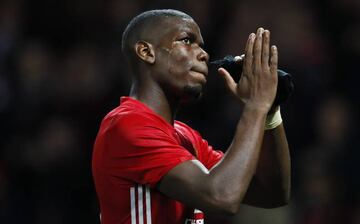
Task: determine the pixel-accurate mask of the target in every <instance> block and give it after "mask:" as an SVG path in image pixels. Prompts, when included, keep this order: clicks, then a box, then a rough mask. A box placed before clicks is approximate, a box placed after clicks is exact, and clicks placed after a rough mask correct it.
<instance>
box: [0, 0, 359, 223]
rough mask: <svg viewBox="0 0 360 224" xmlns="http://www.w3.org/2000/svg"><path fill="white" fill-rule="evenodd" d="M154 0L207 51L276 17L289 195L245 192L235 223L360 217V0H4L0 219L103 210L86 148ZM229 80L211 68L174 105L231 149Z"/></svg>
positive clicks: (233, 108) (56, 219)
mask: <svg viewBox="0 0 360 224" xmlns="http://www.w3.org/2000/svg"><path fill="white" fill-rule="evenodd" d="M155 8H175V9H179V10H183V11H185V12H186V13H188V14H190V15H191V16H193V18H194V19H195V20H196V21H197V22H198V24H199V26H200V27H201V29H202V34H203V37H204V40H205V46H206V47H205V48H206V50H207V51H208V53H209V54H210V56H211V58H212V59H216V58H221V57H223V56H225V55H226V54H233V55H239V54H241V53H242V52H243V49H244V47H245V42H246V39H247V37H248V35H249V33H251V32H255V31H256V29H257V28H258V27H260V26H261V27H264V28H266V29H269V30H270V31H271V35H272V43H273V44H276V45H277V46H278V48H279V52H280V65H279V67H280V68H282V69H284V70H286V71H288V72H290V73H291V74H293V77H294V82H295V92H294V94H293V95H292V96H291V98H290V99H289V101H288V102H287V103H285V104H284V105H282V109H281V110H282V116H283V120H284V124H285V127H286V129H287V135H288V141H289V144H290V148H291V156H292V164H293V169H292V179H293V186H292V199H291V203H290V204H289V205H288V206H285V207H283V208H279V209H275V210H265V209H256V208H252V207H248V206H244V207H243V208H242V209H241V211H240V213H239V214H238V216H237V220H236V221H234V223H244V224H245V223H255V224H257V223H259V224H261V223H264V224H265V223H272V224H274V223H275V224H276V223H278V224H293V223H294V224H321V223H326V224H332V223H337V224H338V223H346V224H347V223H349V224H353V223H360V191H359V189H360V188H359V187H360V184H359V182H360V181H359V175H358V173H357V172H358V170H359V166H360V165H359V162H358V158H359V154H360V153H359V146H360V144H359V143H360V140H359V139H360V136H359V132H358V131H357V128H358V127H359V119H358V118H359V103H358V102H359V97H360V91H359V87H358V86H359V84H358V83H359V81H360V78H359V76H360V72H359V71H360V67H359V66H360V65H359V62H358V61H359V60H360V1H359V0H318V1H311V0H267V1H261V0H241V1H230V0H221V1H218V0H216V1H207V0H197V1H195V0H184V1H169V0H162V1H161V0H160V1H145V0H142V1H141V0H107V1H101V0H91V1H89V0H63V1H53V0H32V1H25V0H2V1H0V127H1V128H0V136H1V137H0V223H6V224H7V223H9V224H10V223H11V224H12V223H28V224H33V223H34V224H58V223H65V224H68V223H69V224H71V223H88V224H90V223H94V224H95V223H99V208H98V203H97V198H96V193H95V190H94V184H93V182H92V176H91V153H92V146H93V143H94V139H95V136H96V133H97V130H98V127H99V124H100V121H101V119H102V118H103V116H104V115H105V114H106V113H107V112H108V111H110V110H111V109H112V108H114V107H116V106H117V105H118V104H119V99H120V96H122V95H127V94H128V92H129V86H130V85H129V83H130V79H129V74H128V70H127V68H126V66H125V64H124V60H123V57H122V55H121V52H120V48H121V47H120V46H121V34H122V31H123V29H124V28H125V26H126V24H127V23H128V22H129V20H130V19H131V18H132V17H134V16H135V15H137V14H139V13H140V12H142V11H144V10H148V9H155ZM222 81H223V80H222V79H221V78H220V77H218V76H217V74H216V70H215V69H213V70H211V71H210V77H209V81H208V86H207V89H206V94H205V95H204V97H203V99H202V100H201V101H200V102H198V103H196V104H191V105H188V106H185V107H184V108H182V109H181V111H179V114H178V119H179V120H182V121H185V122H186V123H188V124H190V125H191V126H192V127H193V128H195V129H197V130H199V131H200V133H202V135H203V137H204V138H206V139H208V141H209V142H210V143H211V144H212V145H213V146H215V147H216V148H219V149H223V150H225V149H226V148H227V146H228V145H229V143H230V141H231V139H232V135H233V132H234V129H235V125H236V122H237V120H238V119H239V111H240V108H239V107H238V106H237V105H236V103H235V102H234V101H233V100H232V99H231V98H230V97H229V95H228V94H227V92H226V90H225V88H224V85H223V83H222Z"/></svg>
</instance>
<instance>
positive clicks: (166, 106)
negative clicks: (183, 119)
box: [130, 81, 179, 125]
mask: <svg viewBox="0 0 360 224" xmlns="http://www.w3.org/2000/svg"><path fill="white" fill-rule="evenodd" d="M130 96H131V97H132V98H134V99H136V100H139V101H141V102H142V103H144V104H145V105H147V106H148V107H149V108H150V109H151V110H153V111H154V112H155V113H156V114H158V115H160V116H161V117H162V118H164V119H165V120H166V121H167V122H168V123H169V124H171V125H173V123H174V119H175V114H176V111H177V107H178V105H179V101H178V100H174V99H171V98H170V97H169V96H167V95H166V94H165V92H164V90H163V89H162V88H161V87H160V86H159V85H158V84H157V83H155V82H152V83H149V82H144V83H141V82H138V81H134V82H133V84H132V86H131V91H130Z"/></svg>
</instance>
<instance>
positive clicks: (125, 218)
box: [92, 97, 223, 224]
mask: <svg viewBox="0 0 360 224" xmlns="http://www.w3.org/2000/svg"><path fill="white" fill-rule="evenodd" d="M222 156H223V153H222V152H220V151H215V150H213V149H212V147H211V146H209V145H208V143H207V142H206V141H205V140H203V139H202V137H201V136H200V134H199V133H198V132H196V131H194V130H193V129H191V128H190V127H189V126H187V125H186V124H184V123H181V122H179V121H175V122H174V126H172V125H170V124H169V123H167V122H166V121H165V120H164V119H163V118H162V117H160V116H159V115H157V114H155V113H154V112H153V111H152V110H151V109H150V108H148V107H147V106H146V105H145V104H143V103H141V102H140V101H137V100H135V99H132V98H130V97H122V98H121V103H120V106H119V107H117V108H115V109H114V110H113V111H111V112H110V113H109V114H108V115H106V116H105V118H104V119H103V121H102V123H101V126H100V130H99V132H98V135H97V138H96V141H95V146H94V151H93V161H92V171H93V177H94V181H95V188H96V192H97V195H98V199H99V202H100V211H101V223H103V224H115V223H116V224H151V223H154V224H169V223H172V224H180V223H181V224H184V223H186V224H191V223H203V222H204V221H203V214H202V213H201V212H199V210H196V209H194V208H190V207H188V206H186V205H184V204H183V203H181V202H179V201H176V200H174V199H171V198H169V197H167V196H165V195H163V194H162V193H160V192H159V191H158V190H157V189H156V184H157V183H158V182H159V181H160V180H161V178H162V177H163V176H164V175H165V174H166V173H167V172H169V171H170V170H171V169H172V168H174V167H175V166H177V165H179V164H180V163H182V162H184V161H188V160H194V159H197V160H199V161H200V162H201V163H202V164H203V165H204V166H205V167H206V168H207V169H210V168H211V167H212V166H214V165H215V164H216V163H217V162H218V161H219V160H220V159H221V158H222Z"/></svg>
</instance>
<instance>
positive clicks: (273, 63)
mask: <svg viewBox="0 0 360 224" xmlns="http://www.w3.org/2000/svg"><path fill="white" fill-rule="evenodd" d="M277 67H278V50H277V47H276V46H275V45H273V46H271V58H270V71H271V74H275V75H276V74H277Z"/></svg>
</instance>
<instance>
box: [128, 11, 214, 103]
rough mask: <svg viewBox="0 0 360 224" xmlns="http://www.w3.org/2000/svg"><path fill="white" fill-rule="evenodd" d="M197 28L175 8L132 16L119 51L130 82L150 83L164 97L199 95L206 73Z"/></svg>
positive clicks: (205, 61)
mask: <svg viewBox="0 0 360 224" xmlns="http://www.w3.org/2000/svg"><path fill="white" fill-rule="evenodd" d="M203 44H204V42H203V38H202V36H201V32H200V28H199V27H198V25H197V24H196V23H195V21H194V20H193V19H192V18H191V17H190V16H189V15H187V14H185V13H183V12H180V11H177V10H169V9H167V10H152V11H147V12H144V13H142V14H140V15H138V16H136V17H135V18H134V19H133V20H132V21H131V22H130V23H129V25H128V26H127V28H126V29H125V31H124V33H123V39H122V51H123V54H124V55H125V57H126V58H127V60H128V62H129V64H130V66H131V68H132V70H133V72H134V83H133V85H140V86H139V88H141V85H154V87H158V88H160V89H161V90H162V91H163V92H164V93H165V94H166V96H167V97H175V98H177V99H179V100H181V101H187V100H190V99H194V98H199V97H200V96H201V94H202V92H203V86H204V84H205V83H206V76H207V73H208V67H207V62H208V59H209V56H208V54H207V53H206V52H205V51H204V50H203V48H202V47H203Z"/></svg>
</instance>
